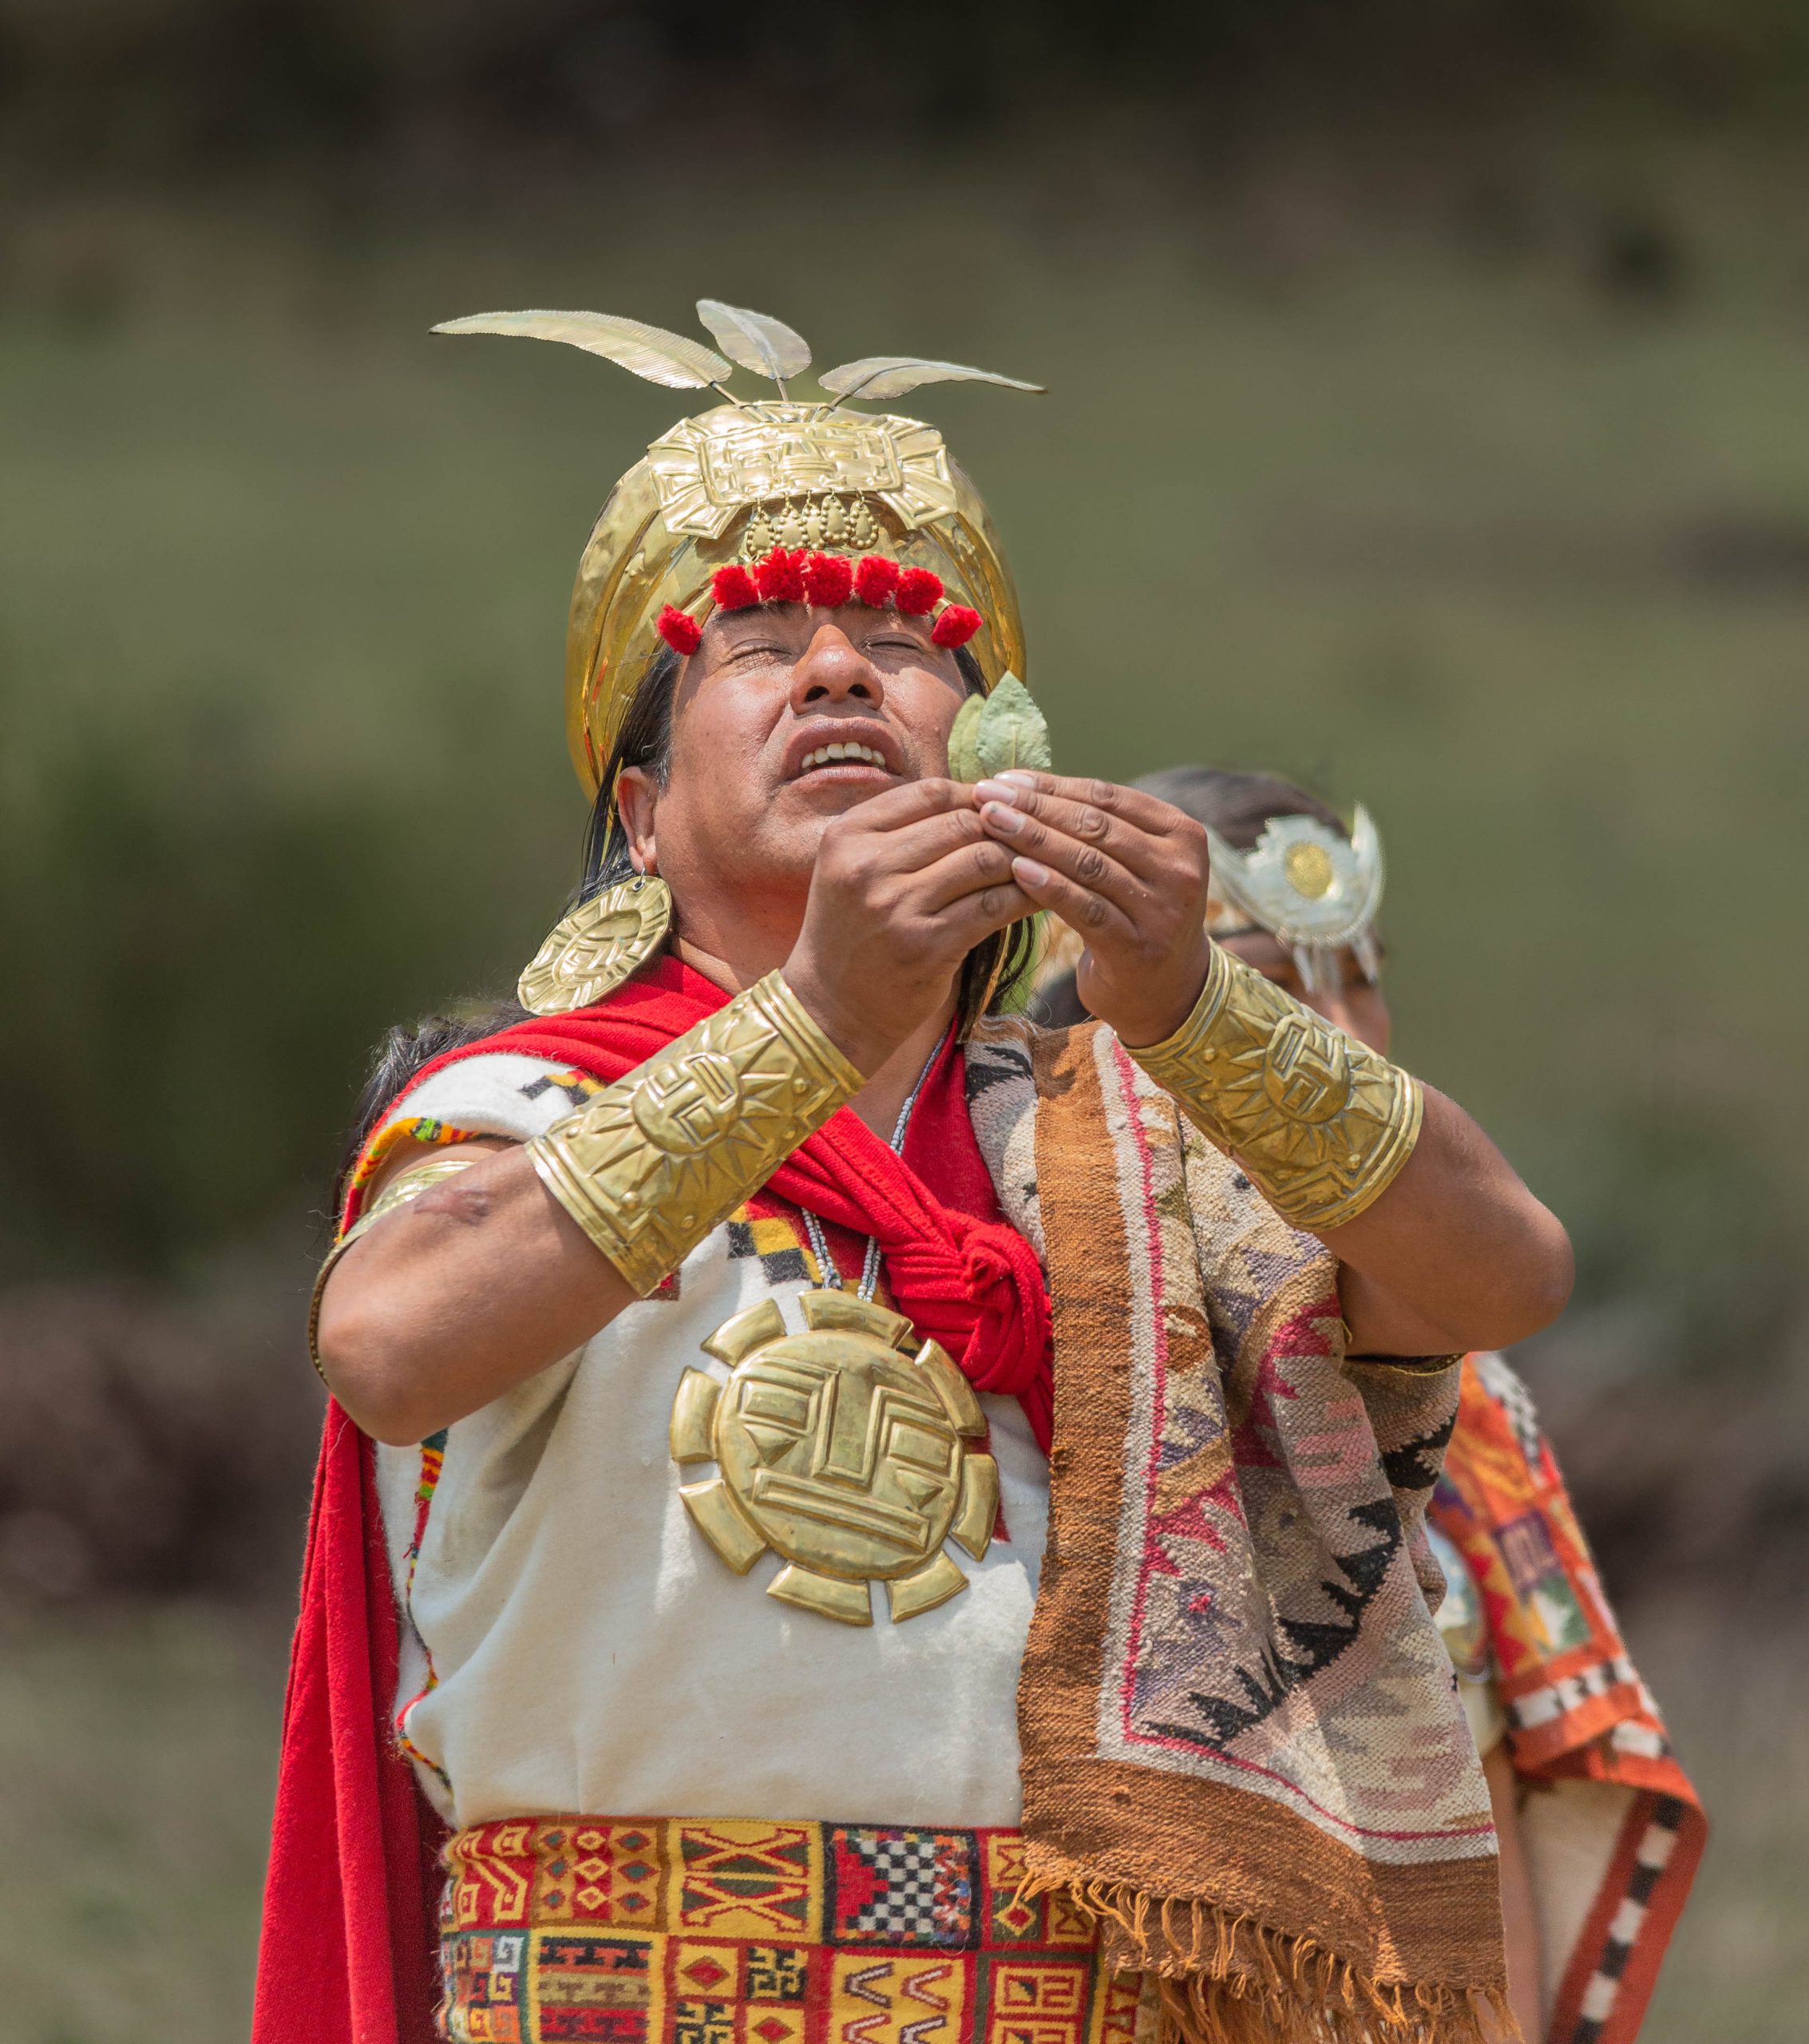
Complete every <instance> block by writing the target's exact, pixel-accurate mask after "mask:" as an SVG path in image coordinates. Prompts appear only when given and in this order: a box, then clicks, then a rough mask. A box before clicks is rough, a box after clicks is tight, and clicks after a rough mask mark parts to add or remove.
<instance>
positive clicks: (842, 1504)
mask: <svg viewBox="0 0 1809 2044" xmlns="http://www.w3.org/2000/svg"><path fill="white" fill-rule="evenodd" d="M799 1303H800V1305H801V1307H802V1312H803V1315H804V1324H805V1328H806V1332H805V1333H802V1334H794V1333H790V1332H789V1331H788V1330H787V1329H786V1324H785V1321H784V1318H783V1317H782V1315H781V1313H780V1312H779V1309H778V1305H776V1304H775V1303H774V1301H772V1300H771V1299H766V1300H763V1301H762V1302H761V1304H760V1305H757V1306H754V1307H750V1309H748V1311H746V1313H737V1314H736V1315H735V1317H734V1319H733V1320H730V1321H727V1322H726V1323H725V1324H724V1325H722V1327H719V1328H718V1329H717V1330H716V1332H715V1333H714V1334H713V1335H712V1336H711V1337H710V1339H709V1340H708V1341H706V1342H705V1343H704V1345H703V1346H704V1350H705V1353H707V1354H709V1355H712V1356H714V1357H717V1359H718V1361H722V1362H724V1363H726V1364H727V1365H729V1380H728V1382H727V1383H726V1384H718V1382H717V1381H716V1380H715V1379H714V1377H709V1376H707V1375H706V1374H705V1373H704V1372H703V1371H702V1370H687V1371H686V1373H685V1374H684V1377H683V1379H682V1380H680V1382H679V1393H678V1397H677V1400H676V1401H675V1404H674V1405H673V1408H672V1429H671V1443H672V1458H673V1460H675V1462H678V1463H680V1464H686V1463H697V1462H714V1464H716V1467H717V1470H718V1474H717V1475H716V1476H712V1477H710V1478H708V1479H707V1480H705V1481H703V1482H702V1483H685V1484H682V1485H680V1487H679V1496H680V1497H682V1498H683V1499H684V1502H685V1508H686V1510H687V1511H688V1512H689V1513H690V1514H691V1518H692V1520H693V1521H694V1522H695V1524H696V1526H697V1527H698V1529H699V1531H700V1532H702V1533H703V1535H704V1537H705V1539H707V1540H708V1541H709V1543H710V1544H711V1546H712V1547H714V1549H715V1550H716V1551H717V1553H718V1555H721V1556H722V1559H723V1560H724V1561H726V1563H728V1565H729V1567H730V1568H732V1569H733V1570H734V1571H735V1572H736V1574H737V1575H746V1573H747V1571H748V1570H749V1569H750V1568H751V1567H753V1566H754V1563H755V1562H756V1561H758V1559H759V1558H760V1557H761V1555H763V1554H764V1553H765V1552H766V1550H767V1549H768V1548H769V1547H770V1548H773V1549H774V1551H776V1552H777V1553H778V1555H779V1556H780V1557H781V1559H782V1560H783V1561H784V1563H785V1564H786V1566H785V1567H783V1568H782V1570H781V1571H779V1573H778V1575H776V1576H775V1577H774V1579H773V1580H772V1582H771V1583H770V1584H769V1585H768V1586H767V1594H768V1595H769V1596H771V1597H776V1598H779V1599H780V1601H781V1602H784V1603H788V1604H796V1605H798V1606H801V1607H802V1609H804V1610H807V1611H815V1612H817V1613H819V1614H821V1616H823V1617H824V1618H837V1619H840V1620H841V1622H842V1623H843V1624H845V1625H855V1626H865V1625H871V1624H872V1623H873V1603H872V1594H871V1585H872V1584H873V1583H875V1582H882V1583H885V1588H886V1598H887V1602H888V1606H889V1610H890V1611H891V1614H892V1616H893V1618H894V1619H895V1620H898V1621H902V1620H904V1619H905V1618H916V1616H917V1615H918V1614H920V1612H924V1611H929V1610H934V1609H935V1608H936V1606H937V1605H938V1604H944V1603H946V1602H948V1599H949V1598H951V1597H954V1596H958V1595H959V1594H960V1592H961V1591H962V1590H965V1589H966V1588H967V1586H968V1579H967V1577H966V1576H965V1575H964V1574H963V1572H962V1571H961V1568H960V1564H959V1563H956V1561H954V1560H953V1559H952V1558H951V1557H950V1555H948V1553H947V1552H946V1551H945V1550H944V1546H943V1543H944V1541H945V1540H953V1541H954V1542H955V1543H956V1545H957V1546H959V1547H963V1548H964V1549H965V1550H966V1551H967V1552H968V1554H970V1555H972V1556H973V1558H974V1559H975V1560H976V1561H978V1560H979V1559H980V1557H981V1556H982V1555H984V1554H985V1552H986V1550H987V1548H988V1546H989V1545H990V1544H991V1543H992V1528H993V1524H994V1522H995V1520H996V1518H997V1516H998V1512H999V1465H998V1464H997V1463H996V1462H995V1461H994V1460H993V1459H992V1456H990V1455H984V1454H981V1453H980V1452H977V1451H976V1449H975V1448H972V1446H970V1445H969V1443H970V1442H971V1441H972V1440H973V1439H974V1438H975V1437H976V1436H983V1435H984V1433H985V1432H986V1420H985V1416H984V1414H983V1413H982V1412H981V1411H980V1402H979V1400H977V1399H976V1397H975V1396H974V1394H973V1391H972V1388H971V1387H970V1386H969V1384H968V1380H967V1379H966V1378H965V1377H963V1376H962V1375H961V1373H960V1371H959V1370H958V1369H956V1367H955V1365H953V1364H952V1362H951V1361H949V1360H948V1357H947V1356H946V1355H945V1354H944V1353H943V1351H942V1349H940V1348H939V1347H938V1346H937V1345H936V1343H935V1342H934V1341H925V1342H924V1343H923V1345H921V1346H920V1347H916V1335H915V1334H914V1333H912V1328H911V1323H910V1321H908V1320H907V1319H905V1318H904V1316H903V1314H901V1313H889V1312H888V1311H887V1310H886V1309H885V1308H884V1307H883V1306H877V1305H872V1304H871V1303H869V1301H865V1300H863V1299H859V1298H857V1297H855V1296H854V1295H853V1293H849V1292H841V1291H817V1292H806V1293H805V1294H804V1295H803V1297H802V1300H801V1301H800V1302H799ZM914 1347H916V1354H915V1355H913V1354H912V1349H913V1348H914Z"/></svg>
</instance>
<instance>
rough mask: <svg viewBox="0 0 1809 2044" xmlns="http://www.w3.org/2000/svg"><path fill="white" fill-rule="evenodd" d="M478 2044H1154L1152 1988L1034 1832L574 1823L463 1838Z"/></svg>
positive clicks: (448, 1926)
mask: <svg viewBox="0 0 1809 2044" xmlns="http://www.w3.org/2000/svg"><path fill="white" fill-rule="evenodd" d="M446 1864H447V1867H448V1869H449V1875H448V1880H447V1883H446V1891H445V1905H444V1907H443V1911H442V1918H441V1922H442V1936H441V1953H442V1955H443V1965H444V1971H445V1994H446V2000H445V2011H444V2016H443V2020H444V2022H445V2034H446V2035H447V2036H448V2037H449V2038H453V2039H454V2040H456V2044H468V2040H469V2044H553V2040H555V2039H557V2040H560V2044H564V2040H567V2039H584V2040H586V2044H967V2040H969V2039H972V2040H976V2044H979V2041H980V2040H984V2044H1137V2038H1138V2003H1139V1998H1140V1995H1141V1993H1142V1981H1141V1979H1138V1977H1137V1976H1136V1975H1127V1976H1125V1977H1124V1978H1122V1979H1114V1978H1112V1977H1110V1976H1109V1975H1106V1972H1105V1971H1104V1970H1103V1968H1102V1965H1101V1963H1100V1959H1099V1952H1098V1938H1097V1936H1096V1934H1095V1930H1094V1927H1093V1924H1092V1922H1091V1919H1090V1918H1088V1917H1087V1915H1084V1914H1083V1913H1082V1912H1081V1911H1078V1910H1076V1909H1075V1908H1074V1907H1072V1906H1071V1904H1068V1903H1064V1902H1063V1901H1062V1900H1060V1899H1059V1898H1055V1897H1045V1898H1044V1899H1041V1900H1039V1901H1035V1902H1023V1901H1021V1900H1019V1899H1018V1895H1017V1890H1018V1888H1019V1884H1020V1883H1021V1882H1022V1880H1023V1872H1024V1868H1023V1840H1022V1838H1021V1836H1020V1835H1019V1833H1018V1832H1015V1831H940V1830H939V1831H925V1830H911V1829H902V1828H890V1827H887V1826H882V1825H875V1824H769V1823H764V1822H758V1821H731V1822H705V1821H699V1820H670V1819H667V1820H624V1819H619V1818H605V1817H558V1818H552V1819H541V1820H535V1821H531V1822H523V1823H504V1824H482V1825H479V1826H476V1827H474V1828H472V1829H470V1830H469V1831H463V1832H458V1833H457V1835H456V1836H454V1837H453V1840H452V1841H451V1843H450V1844H449V1846H448V1847H447V1850H446Z"/></svg>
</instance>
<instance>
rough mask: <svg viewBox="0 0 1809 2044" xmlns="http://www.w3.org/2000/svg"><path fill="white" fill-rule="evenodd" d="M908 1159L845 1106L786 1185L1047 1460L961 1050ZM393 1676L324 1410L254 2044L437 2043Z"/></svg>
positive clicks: (568, 1035)
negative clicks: (1030, 1432)
mask: <svg viewBox="0 0 1809 2044" xmlns="http://www.w3.org/2000/svg"><path fill="white" fill-rule="evenodd" d="M727 998H728V996H726V994H724V993H723V992H722V990H721V988H718V987H716V986H714V985H713V984H711V982H710V981H709V980H706V979H704V978H703V976H701V975H700V974H699V973H696V972H692V971H691V970H690V969H689V968H688V967H686V966H684V965H681V964H679V962H678V961H675V960H671V959H667V960H664V961H662V962H661V963H660V964H659V965H655V967H653V968H652V969H650V970H649V971H647V972H646V973H644V974H643V975H642V976H640V977H639V978H638V979H637V980H635V982H634V983H633V984H631V985H630V986H628V987H626V988H623V989H622V991H621V992H619V993H618V994H616V996H614V998H613V999H612V1000H611V1001H610V1002H609V1004H608V1006H607V1007H605V1008H591V1009H586V1010H584V1012H581V1013H580V1014H576V1015H570V1016H560V1017H558V1018H556V1019H554V1020H536V1021H532V1022H524V1023H522V1024H520V1025H519V1026H518V1027H517V1028H513V1029H509V1030H505V1031H504V1032H502V1033H501V1035H500V1036H493V1037H490V1038H489V1039H487V1040H485V1041H484V1042H482V1043H480V1044H473V1045H471V1046H469V1048H466V1049H464V1050H460V1051H453V1052H449V1053H448V1054H447V1056H445V1057H443V1058H440V1059H438V1060H435V1062H434V1063H433V1064H430V1065H429V1066H428V1067H427V1068H426V1071H424V1072H422V1074H421V1077H422V1078H425V1077H426V1076H427V1075H428V1074H429V1073H431V1072H435V1071H437V1070H439V1069H440V1068H441V1067H442V1066H444V1065H446V1064H452V1063H453V1062H455V1061H456V1060H458V1059H460V1058H461V1057H471V1056H479V1055H481V1054H482V1053H484V1052H489V1051H495V1050H511V1051H518V1052H524V1053H525V1054H526V1055H528V1056H533V1057H543V1058H546V1059H548V1060H552V1061H554V1062H556V1063H558V1064H564V1065H569V1066H574V1067H576V1068H578V1069H579V1070H580V1071H584V1072H589V1073H590V1074H591V1075H592V1076H593V1077H595V1078H597V1079H603V1080H604V1081H605V1082H606V1083H608V1082H612V1081H614V1080H616V1079H619V1078H620V1077H621V1076H622V1075H623V1073H625V1072H629V1071H631V1070H632V1069H633V1068H634V1067H635V1065H637V1064H641V1063H642V1062H643V1061H644V1060H646V1059H647V1058H648V1057H651V1056H652V1055H653V1054H654V1053H655V1052H656V1051H658V1050H660V1049H662V1048H663V1047H664V1046H665V1045H666V1044H668V1043H670V1042H671V1040H673V1039H674V1038H675V1037H676V1036H683V1034H684V1033H685V1032H686V1031H687V1030H688V1029H691V1028H695V1026H696V1025H697V1024H698V1023H699V1022H701V1021H703V1019H704V1018H705V1016H708V1015H711V1014H713V1013H714V1012H715V1011H716V1009H718V1008H720V1007H722V1005H723V1004H724V1003H725V1002H726V1000H727ZM414 1083H416V1084H418V1083H420V1080H419V1079H417V1080H416V1081H415V1082H414ZM411 1090H412V1088H411ZM904 1152H905V1154H904V1158H902V1159H901V1158H900V1157H899V1156H897V1155H895V1154H894V1153H893V1151H892V1150H891V1148H890V1147H889V1146H888V1145H887V1144H886V1143H883V1142H881V1140H880V1139H879V1138H878V1137H877V1136H876V1135H873V1132H872V1131H870V1130H869V1128H868V1127H866V1126H865V1123H862V1122H861V1120H859V1119H857V1117H856V1116H855V1115H853V1114H851V1113H850V1112H849V1111H848V1110H847V1109H846V1108H843V1109H842V1110H841V1111H840V1112H838V1113H837V1114H836V1115H833V1116H832V1117H831V1118H830V1119H829V1121H828V1122H827V1123H825V1125H824V1126H823V1127H821V1129H819V1130H818V1131H817V1133H816V1134H815V1135H813V1136H812V1137H810V1138H809V1140H808V1141H807V1142H806V1143H804V1144H803V1145H802V1147H800V1148H799V1149H798V1151H796V1152H795V1153H794V1155H792V1156H791V1157H790V1159H788V1160H787V1161H786V1163H784V1164H782V1166H781V1167H779V1169H778V1171H776V1172H775V1173H774V1175H773V1177H772V1178H771V1179H770V1181H769V1186H770V1190H772V1191H773V1192H774V1193H776V1194H778V1195H779V1196H780V1197H781V1198H784V1199H786V1200H788V1201H790V1202H792V1203H793V1204H794V1205H796V1206H802V1207H806V1208H808V1209H809V1210H810V1211H811V1212H813V1213H814V1214H819V1215H820V1216H821V1218H823V1219H824V1220H825V1221H827V1222H830V1223H832V1224H833V1225H834V1226H838V1227H842V1228H847V1229H849V1230H853V1231H854V1232H856V1233H857V1234H861V1235H866V1234H872V1235H876V1236H877V1237H878V1238H879V1242H880V1246H881V1250H883V1251H884V1252H885V1259H886V1270H887V1274H888V1278H889V1281H890V1285H891V1288H892V1293H893V1298H894V1299H895V1300H896V1301H897V1305H898V1309H899V1310H900V1311H901V1313H906V1314H908V1316H909V1317H910V1318H911V1319H912V1321H914V1322H915V1323H916V1327H917V1329H918V1331H919V1332H920V1333H924V1334H928V1335H933V1336H934V1337H935V1338H936V1340H937V1341H940V1343H941V1344H942V1345H943V1346H944V1348H945V1349H947V1350H948V1353H950V1354H951V1355H952V1356H953V1357H955V1358H956V1361H959V1363H960V1365H961V1368H962V1369H963V1370H964V1371H965V1372H966V1373H967V1375H968V1377H969V1378H970V1379H971V1380H972V1382H973V1383H974V1384H975V1385H976V1387H978V1388H980V1389H981V1390H984V1391H999V1392H1015V1393H1016V1394H1017V1396H1018V1397H1019V1399H1020V1400H1022V1401H1023V1406H1024V1409H1025V1412H1026V1413H1027V1416H1028V1417H1029V1419H1030V1421H1031V1426H1032V1427H1033V1428H1034V1429H1035V1433H1036V1437H1037V1439H1038V1440H1039V1442H1040V1443H1041V1444H1042V1445H1043V1448H1044V1450H1045V1452H1047V1448H1048V1446H1049V1439H1050V1425H1051V1416H1052V1391H1051V1372H1050V1360H1049V1358H1050V1348H1049V1326H1050V1316H1049V1298H1048V1293H1047V1289H1046V1287H1045V1285H1044V1284H1043V1274H1042V1271H1041V1269H1040V1268H1039V1266H1038V1264H1037V1262H1036V1259H1035V1256H1034V1255H1033V1254H1032V1253H1031V1250H1030V1247H1029V1246H1028V1244H1027V1243H1026V1242H1024V1241H1023V1238H1021V1237H1020V1236H1019V1234H1017V1233H1016V1232H1015V1230H1013V1229H1011V1228H1010V1227H1008V1226H1006V1225H1005V1223H1004V1222H1003V1220H1002V1219H1001V1218H1000V1214H999V1208H998V1202H997V1200H996V1198H995V1196H994V1194H993V1190H992V1178H991V1175H990V1174H989V1173H988V1171H987V1168H986V1163H985V1160H984V1158H983V1157H982V1156H981V1155H980V1146H979V1145H978V1143H976V1142H975V1140H974V1135H973V1129H972V1124H971V1123H970V1122H969V1121H968V1111H967V1102H966V1099H965V1097H964V1088H963V1066H962V1060H961V1057H960V1052H959V1050H958V1048H957V1047H956V1044H955V1042H954V1040H953V1038H952V1036H951V1038H950V1040H949V1041H948V1044H945V1045H944V1048H943V1051H942V1052H941V1054H940V1056H938V1058H937V1059H936V1064H935V1066H934V1068H932V1071H931V1072H930V1074H929V1076H928V1079H926V1080H925V1081H924V1086H923V1089H922V1091H921V1092H920V1095H919V1096H918V1100H917V1105H916V1111H915V1112H914V1113H913V1115H912V1119H911V1125H910V1128H909V1130H908V1133H907V1135H906V1138H905V1143H904ZM396 1668H397V1622H396V1607H395V1599H394V1593H393V1591H392V1590H391V1587H390V1574H389V1565H388V1558H387V1555H386V1547H385V1543H384V1538H383V1528H382V1521H381V1518H380V1516H379V1514H378V1506H377V1497H376V1490H375V1484H374V1470H373V1463H372V1454H371V1447H370V1441H369V1440H368V1439H366V1436H364V1435H362V1434H361V1433H360V1432H358V1429H357V1428H355V1427H354V1425H353V1424H352V1423H351V1421H350V1420H348V1419H347V1418H346V1415H345V1414H344V1413H343V1412H341V1411H340V1409H339V1408H338V1404H336V1403H334V1402H333V1401H331V1400H330V1401H329V1402H328V1404H327V1427H326V1432H325V1434H324V1436H323V1440H322V1443H321V1451H320V1464H319V1469H318V1471H317V1472H316V1475H315V1494H314V1506H313V1511H312V1515H311V1519H310V1522H309V1528H308V1547H307V1563H306V1564H305V1567H304V1570H303V1581H302V1610H301V1617H300V1620H299V1623H298V1624H297V1626H296V1629H295V1644H294V1647H293V1650H292V1654H291V1665H290V1674H289V1691H288V1696H287V1701H286V1703H285V1706H284V1713H283V1757H282V1762H281V1766H280V1769H279V1774H278V1778H277V1787H276V1810H275V1820H274V1822H273V1824H272V1827H271V1856H270V1871H269V1875H268V1877H267V1882H266V1884H265V1889H264V1922H263V1940H262V1943H261V1944H260V1946H259V1952H258V1983H257V2000H256V2006H255V2012H254V2014H253V2017H252V2032H251V2034H252V2044H319V2040H320V2039H322V2038H333V2039H334V2040H338V2039H339V2038H345V2039H346V2040H348V2044H430V2040H431V2038H432V2036H433V2015H432V2010H433V2002H434V2000H435V1998H436V1980H435V1971H436V1962H437V1952H436V1950H435V1943H434V1921H435V1915H436V1896H437V1885H438V1884H437V1875H436V1871H435V1868H434V1864H433V1849H434V1847H435V1845H436V1844H437V1840H438V1839H439V1837H440V1836H441V1835H442V1833H441V1826H440V1825H439V1824H438V1822H437V1819H435V1818H434V1816H433V1814H432V1812H430V1811H429V1810H428V1809H427V1808H426V1804H425V1803H424V1802H423V1800H422V1797H421V1796H420V1794H419V1792H418V1790H417V1789H416V1787H415V1784H414V1777H413V1774H412V1773H411V1772H410V1768H409V1765H408V1762H407V1761H406V1760H404V1759H403V1757H402V1753H401V1751H400V1749H399V1748H398V1746H397V1745H396V1742H395V1739H394V1734H393V1732H392V1730H391V1728H390V1710H391V1708H392V1707H393V1700H394V1696H395V1691H396V1679H397V1677H396Z"/></svg>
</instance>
